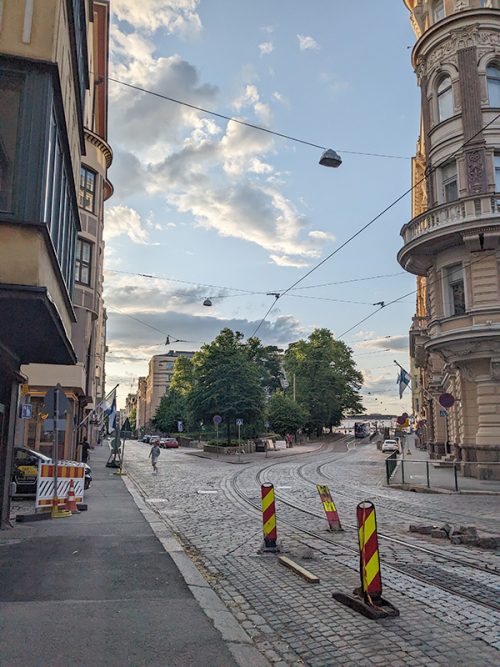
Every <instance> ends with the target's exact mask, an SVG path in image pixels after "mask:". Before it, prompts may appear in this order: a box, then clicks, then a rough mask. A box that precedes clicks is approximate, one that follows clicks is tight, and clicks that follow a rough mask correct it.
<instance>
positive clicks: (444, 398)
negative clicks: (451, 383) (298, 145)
mask: <svg viewBox="0 0 500 667" xmlns="http://www.w3.org/2000/svg"><path fill="white" fill-rule="evenodd" d="M453 403H455V398H454V396H453V395H452V394H441V396H440V397H439V405H442V406H443V408H451V407H452V405H453Z"/></svg>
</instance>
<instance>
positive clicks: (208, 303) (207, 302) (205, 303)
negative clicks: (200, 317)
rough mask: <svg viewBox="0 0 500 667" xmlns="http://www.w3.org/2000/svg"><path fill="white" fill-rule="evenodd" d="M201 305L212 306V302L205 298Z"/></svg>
mask: <svg viewBox="0 0 500 667" xmlns="http://www.w3.org/2000/svg"><path fill="white" fill-rule="evenodd" d="M203 305H204V306H211V305H212V302H211V301H210V299H208V298H207V299H205V301H204V302H203Z"/></svg>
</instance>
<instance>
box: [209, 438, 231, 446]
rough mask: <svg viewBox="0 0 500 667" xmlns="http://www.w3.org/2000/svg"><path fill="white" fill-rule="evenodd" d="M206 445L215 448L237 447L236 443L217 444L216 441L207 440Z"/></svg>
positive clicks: (222, 442) (225, 441) (220, 441)
mask: <svg viewBox="0 0 500 667" xmlns="http://www.w3.org/2000/svg"><path fill="white" fill-rule="evenodd" d="M208 444H209V445H210V446H211V447H217V446H219V447H237V446H238V443H237V442H230V443H229V444H228V443H227V440H219V442H217V440H209V441H208Z"/></svg>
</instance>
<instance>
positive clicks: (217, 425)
mask: <svg viewBox="0 0 500 667" xmlns="http://www.w3.org/2000/svg"><path fill="white" fill-rule="evenodd" d="M215 433H216V438H217V458H219V424H216V425H215Z"/></svg>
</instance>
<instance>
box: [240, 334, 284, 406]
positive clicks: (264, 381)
mask: <svg viewBox="0 0 500 667" xmlns="http://www.w3.org/2000/svg"><path fill="white" fill-rule="evenodd" d="M245 351H246V353H247V354H248V358H249V359H250V360H251V361H253V362H254V363H256V364H257V366H258V367H259V369H260V374H261V378H260V382H261V386H262V388H263V389H264V391H265V392H266V393H268V394H273V393H274V392H275V391H277V390H279V389H281V386H282V385H281V383H282V381H283V379H284V373H283V355H282V352H283V350H280V348H279V347H276V345H262V343H261V342H260V339H259V338H257V337H253V338H249V339H248V341H247V343H246V345H245Z"/></svg>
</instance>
